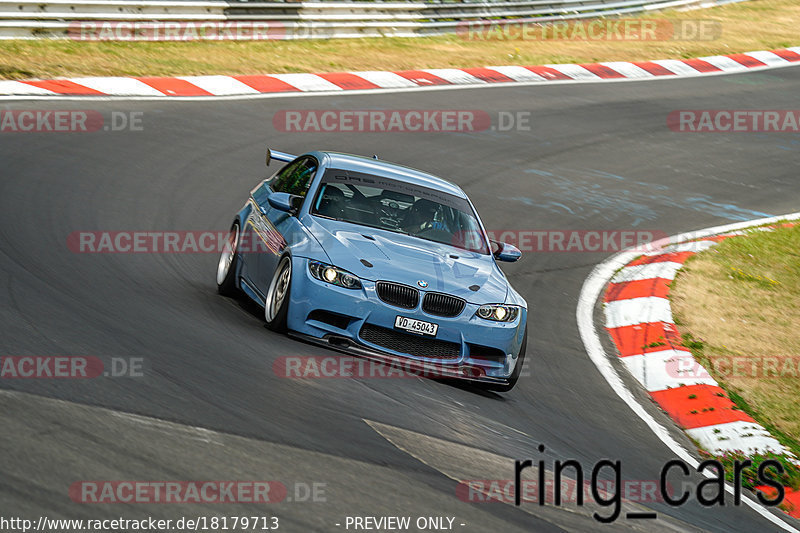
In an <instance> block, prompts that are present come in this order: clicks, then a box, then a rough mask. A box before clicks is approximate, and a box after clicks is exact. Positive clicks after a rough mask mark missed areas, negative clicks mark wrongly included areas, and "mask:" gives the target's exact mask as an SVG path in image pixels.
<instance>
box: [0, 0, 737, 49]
mask: <svg viewBox="0 0 800 533" xmlns="http://www.w3.org/2000/svg"><path fill="white" fill-rule="evenodd" d="M740 1H744V0H499V1H497V0H479V1H453V0H438V1H397V0H394V1H377V2H373V1H370V2H367V1H350V2H344V1H338V0H337V1H324V0H323V1H314V2H294V1H274V2H252V1H250V2H247V1H221V0H206V1H200V0H110V1H108V0H83V1H74V0H47V1H42V0H15V1H9V0H0V39H36V38H81V35H85V33H84V34H82V33H81V31H82V29H85V28H89V29H91V31H92V32H94V33H92V35H94V36H95V39H93V40H134V38H133V37H132V36H133V35H135V34H141V33H142V32H147V31H150V34H149V35H151V37H152V36H153V35H157V36H158V35H160V36H161V37H160V38H158V37H153V38H152V40H186V39H190V38H197V39H219V38H220V37H219V31H217V30H218V29H219V28H218V26H220V25H225V26H226V27H228V28H237V27H238V28H243V27H244V26H245V25H249V26H248V28H250V29H251V30H252V27H256V28H261V29H262V30H264V29H265V28H269V31H261V32H254V31H240V32H238V33H237V32H236V31H233V32H231V31H228V33H225V34H224V36H223V37H221V38H230V39H265V38H269V39H315V38H322V39H326V38H354V37H386V36H391V37H415V36H421V35H438V34H445V33H454V32H456V31H457V30H458V29H459V27H461V28H463V27H464V25H466V24H470V23H472V24H476V23H479V21H484V22H483V23H484V24H496V23H498V22H506V23H507V22H511V21H514V22H537V23H547V22H554V21H562V20H576V19H585V18H596V17H616V16H622V15H630V14H637V13H646V12H651V11H657V10H662V9H669V8H675V9H693V8H700V7H710V6H714V5H722V4H728V3H735V2H740ZM175 23H187V24H195V26H196V27H197V28H198V29H199V32H198V31H195V32H194V33H191V34H186V33H181V32H177V31H173V32H172V33H170V32H169V31H161V33H153V31H152V28H153V27H154V26H158V25H161V26H162V28H161V29H162V30H163V29H164V28H169V27H170V25H172V27H173V29H174V28H176V27H178V26H176V25H175ZM203 23H207V24H205V26H204V25H203ZM215 24H217V27H215V26H214V25H215ZM104 25H105V26H104ZM112 25H113V28H114V29H115V30H119V28H123V29H124V30H125V31H123V32H120V31H109V32H107V33H106V34H105V36H103V34H102V31H101V30H102V28H103V27H112ZM179 25H180V24H179ZM203 27H205V30H203ZM148 28H149V30H148Z"/></svg>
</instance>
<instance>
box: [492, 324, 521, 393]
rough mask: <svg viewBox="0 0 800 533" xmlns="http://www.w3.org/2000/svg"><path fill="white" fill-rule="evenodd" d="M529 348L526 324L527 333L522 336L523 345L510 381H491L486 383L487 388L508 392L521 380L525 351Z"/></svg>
mask: <svg viewBox="0 0 800 533" xmlns="http://www.w3.org/2000/svg"><path fill="white" fill-rule="evenodd" d="M527 349H528V326H525V334H524V335H523V337H522V345H521V346H520V347H519V355H518V357H517V364H516V366H514V371H513V372H512V373H511V376H509V378H508V381H506V382H505V383H497V384H495V383H489V384H487V385H486V387H485V388H486V389H487V390H491V391H495V392H508V391H510V390H511V389H513V388H514V385H516V384H517V381H518V380H519V375H520V374H521V373H522V366H523V364H524V363H525V352H526V351H527Z"/></svg>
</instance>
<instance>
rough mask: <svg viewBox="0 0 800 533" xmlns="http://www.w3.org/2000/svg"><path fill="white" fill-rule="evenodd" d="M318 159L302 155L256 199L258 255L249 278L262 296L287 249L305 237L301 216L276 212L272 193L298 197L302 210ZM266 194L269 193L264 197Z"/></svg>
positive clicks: (254, 223) (254, 230)
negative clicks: (269, 198) (270, 198)
mask: <svg viewBox="0 0 800 533" xmlns="http://www.w3.org/2000/svg"><path fill="white" fill-rule="evenodd" d="M317 167H318V164H317V160H316V159H315V158H313V157H311V156H301V157H299V158H297V159H296V160H294V161H293V162H291V163H289V164H288V165H286V166H285V167H284V168H283V169H281V170H280V171H279V172H278V173H277V174H276V175H275V176H274V177H273V178H271V179H270V180H268V181H267V182H265V185H266V186H267V190H266V191H260V192H261V194H259V195H258V198H256V197H255V196H254V200H255V201H256V205H257V207H258V209H255V210H253V213H252V214H251V220H250V223H249V224H248V226H249V227H250V231H251V232H252V235H251V238H253V239H255V240H254V241H253V244H254V245H255V249H256V250H257V253H254V254H252V255H253V257H252V258H251V259H252V261H251V265H252V267H253V268H251V269H249V276H250V279H252V280H253V281H254V282H255V283H256V288H257V289H258V290H259V292H261V294H262V296H263V295H265V294H267V291H268V289H269V285H270V283H271V282H272V276H273V275H274V273H275V269H276V268H277V266H278V260H279V259H280V257H281V256H282V255H283V252H284V250H285V249H286V247H287V246H291V245H292V244H294V243H295V242H297V240H298V239H302V238H305V233H304V232H303V231H302V229H301V228H300V222H299V221H298V220H297V217H295V216H293V215H291V214H289V213H286V212H284V211H281V210H279V209H275V208H274V207H272V206H271V205H270V204H269V200H268V197H269V194H270V193H273V192H285V193H288V194H291V195H293V196H296V197H298V198H299V199H298V201H297V207H298V209H299V207H300V205H301V203H302V201H303V199H305V196H306V193H307V192H308V189H309V187H310V186H311V181H312V179H313V178H314V174H316V171H317ZM264 193H266V194H264Z"/></svg>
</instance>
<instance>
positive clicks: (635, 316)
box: [576, 213, 800, 532]
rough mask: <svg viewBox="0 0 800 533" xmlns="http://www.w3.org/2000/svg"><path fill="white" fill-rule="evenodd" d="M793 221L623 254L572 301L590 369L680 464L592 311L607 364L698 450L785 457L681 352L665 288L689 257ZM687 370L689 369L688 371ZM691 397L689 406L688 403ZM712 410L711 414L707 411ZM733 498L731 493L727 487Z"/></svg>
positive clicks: (798, 497)
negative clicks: (600, 310) (600, 308)
mask: <svg viewBox="0 0 800 533" xmlns="http://www.w3.org/2000/svg"><path fill="white" fill-rule="evenodd" d="M788 220H800V213H792V214H789V215H784V216H780V217H771V218H765V219H760V220H753V221H749V222H741V223H736V224H729V225H726V226H718V227H714V228H708V229H705V230H700V231H694V232H689V233H684V234H681V235H676V236H673V237H670V238H667V239H662V240H661V241H657V242H655V243H650V245H646V246H645V248H644V249H646V250H651V251H649V252H646V253H644V254H643V253H642V251H641V250H642V247H639V248H637V249H630V250H626V251H623V252H620V253H619V254H617V255H615V256H613V257H611V258H609V259H607V260H606V261H604V262H602V263H601V264H599V265H597V266H596V267H595V268H594V270H593V271H592V272H591V274H590V275H589V276H588V277H587V278H586V280H585V282H584V284H583V287H582V288H581V293H580V296H579V298H578V307H577V310H576V318H577V321H578V330H579V333H580V336H581V340H582V341H583V344H584V346H585V348H586V353H587V354H588V356H589V358H590V359H591V361H592V362H593V363H594V364H595V366H596V367H597V369H598V371H599V372H600V374H601V375H602V376H603V378H604V379H605V380H606V381H607V382H608V384H609V385H610V386H611V388H612V389H613V390H614V392H616V393H617V395H618V396H619V397H620V398H621V399H622V400H623V401H624V402H625V403H626V404H627V405H628V406H629V407H630V408H631V409H632V410H633V411H634V413H636V415H637V416H639V418H640V419H641V420H642V421H644V422H645V423H646V424H647V426H648V427H649V428H650V430H651V431H653V433H654V434H655V435H656V436H657V437H658V438H659V439H660V440H661V441H662V442H663V443H664V444H665V445H666V446H667V447H668V448H669V449H670V450H671V451H672V452H673V453H675V455H677V456H678V457H679V458H681V459H682V460H683V461H684V462H686V464H688V465H690V466H692V467H694V468H697V466H698V465H699V461H698V460H697V459H696V458H695V456H694V454H693V452H690V451H689V450H688V449H686V448H684V447H683V445H681V444H680V443H678V441H676V440H675V438H674V437H673V436H672V435H671V434H670V432H669V430H668V429H667V428H666V427H664V426H663V425H662V424H661V423H659V422H658V421H656V419H655V418H653V415H651V414H650V413H649V412H648V411H647V409H646V408H645V407H644V406H643V405H642V404H641V403H640V401H639V400H638V399H637V398H636V397H635V396H634V395H633V394H632V392H631V390H630V389H629V388H628V386H627V385H626V383H625V381H623V380H622V378H621V377H620V375H619V373H618V372H617V370H616V368H615V367H614V365H612V363H611V359H610V357H611V356H609V354H607V353H606V351H605V349H604V348H603V343H602V342H601V340H600V336H599V334H598V331H597V328H596V327H595V321H594V317H595V307H596V304H597V302H598V301H599V300H600V298H601V297H602V298H603V299H604V318H605V321H604V325H605V327H606V329H607V331H608V333H609V334H610V335H611V338H612V340H613V341H614V344H615V345H616V347H617V350H618V354H614V356H616V357H619V358H620V359H621V360H622V363H623V366H625V368H626V369H627V370H628V371H629V372H630V374H632V375H633V376H634V377H635V378H636V379H637V380H638V382H639V383H640V384H641V385H642V386H643V387H644V388H645V390H647V391H648V393H649V394H650V397H651V398H652V399H654V400H655V401H656V403H658V405H660V406H661V408H662V409H664V410H665V411H666V412H667V413H668V414H669V415H670V416H671V417H672V419H673V420H675V421H676V422H677V423H678V425H680V426H681V427H683V428H684V429H685V430H686V431H687V433H688V434H689V435H690V436H692V437H693V438H694V439H695V440H696V441H697V442H699V443H700V445H701V446H702V447H703V448H704V449H706V450H708V451H712V452H716V453H724V452H726V451H733V450H741V451H743V452H745V453H754V452H764V451H768V450H772V451H775V452H777V453H786V454H787V455H789V456H790V457H791V454H789V452H788V450H786V449H785V448H784V447H783V446H782V445H781V444H780V443H779V442H778V441H777V440H776V439H774V438H773V437H772V436H770V435H769V433H768V432H767V431H766V430H765V429H764V428H763V427H762V426H760V425H759V424H757V423H756V422H755V421H754V420H753V419H752V418H751V417H749V416H748V415H747V414H745V413H744V412H743V411H741V410H739V409H735V408H734V407H735V405H734V404H733V402H732V401H731V400H730V398H728V396H727V394H725V391H724V390H723V389H721V388H720V387H719V385H718V384H717V383H716V381H714V379H713V378H712V377H711V376H710V375H709V374H708V372H706V371H705V370H704V369H702V367H700V366H699V365H698V364H697V363H696V362H695V361H694V359H693V358H692V356H691V352H690V351H689V350H688V349H687V348H686V347H685V346H683V345H682V342H681V337H680V335H679V334H678V331H677V329H676V327H675V323H674V320H673V318H672V312H671V310H670V307H669V300H668V299H667V296H668V294H669V285H670V283H671V282H672V280H673V279H674V278H675V275H676V273H677V271H678V270H679V269H680V268H681V267H682V266H683V263H684V262H685V261H686V260H687V259H688V258H689V257H691V256H692V255H694V254H696V253H698V252H701V251H703V250H706V249H708V248H710V247H712V246H714V245H716V244H717V242H719V241H720V240H722V239H725V238H728V237H732V236H734V235H741V234H742V232H741V230H744V229H747V228H751V227H755V226H762V225H766V224H777V223H781V222H783V221H788ZM687 363H688V364H687ZM690 396H691V398H690ZM712 408H713V409H712ZM726 490H727V491H728V492H732V491H733V488H732V487H731V486H726ZM742 501H743V502H744V503H745V505H748V506H749V507H751V508H753V509H754V510H755V511H756V512H758V513H759V514H760V515H761V516H763V517H764V518H765V519H767V520H769V521H771V522H772V523H773V524H775V525H777V526H779V527H780V528H782V529H783V530H785V531H792V532H798V530H797V529H795V528H794V527H792V526H790V525H788V524H787V523H785V522H784V521H782V520H781V519H780V518H779V517H778V516H776V515H774V514H772V513H771V512H769V511H768V510H767V509H765V508H764V507H763V506H761V505H760V504H759V503H757V502H756V501H754V500H752V499H750V498H745V499H743V500H742ZM785 501H786V502H788V503H790V504H793V505H794V511H793V512H792V513H791V514H792V515H793V516H796V517H797V515H798V514H800V513H798V511H800V492H790V491H788V490H787V493H786V499H785Z"/></svg>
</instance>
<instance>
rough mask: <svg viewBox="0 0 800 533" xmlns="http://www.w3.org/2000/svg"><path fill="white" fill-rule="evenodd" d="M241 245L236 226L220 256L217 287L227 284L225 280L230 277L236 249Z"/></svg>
mask: <svg viewBox="0 0 800 533" xmlns="http://www.w3.org/2000/svg"><path fill="white" fill-rule="evenodd" d="M238 245H239V226H238V224H237V225H234V226H233V228H231V232H230V233H229V234H228V240H227V241H226V242H225V247H224V248H223V249H222V254H220V256H219V263H218V264H217V285H222V284H223V283H225V278H227V277H228V272H229V271H230V269H231V265H232V264H233V258H234V257H236V248H237V246H238Z"/></svg>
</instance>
